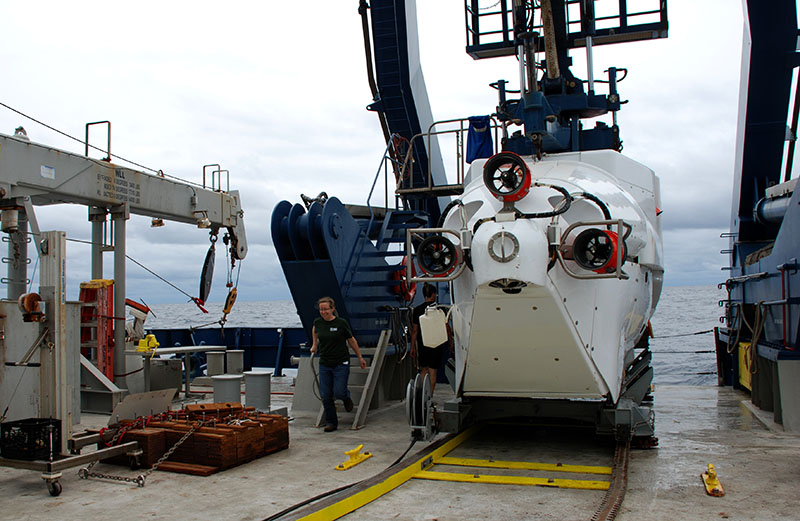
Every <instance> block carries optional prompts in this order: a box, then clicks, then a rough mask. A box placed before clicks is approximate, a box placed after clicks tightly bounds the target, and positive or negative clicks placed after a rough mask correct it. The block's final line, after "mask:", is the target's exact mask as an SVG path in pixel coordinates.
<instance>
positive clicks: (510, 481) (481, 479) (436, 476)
mask: <svg viewBox="0 0 800 521" xmlns="http://www.w3.org/2000/svg"><path fill="white" fill-rule="evenodd" d="M414 477H415V478H417V479H432V480H436V481H458V482H462V483H494V484H498V485H530V486H540V487H557V488H580V489H587V490H608V487H609V486H610V483H609V482H608V481H588V480H580V479H548V478H531V477H525V476H494V475H486V474H460V473H457V472H433V471H430V470H425V471H422V472H418V473H417V474H416V475H415V476H414Z"/></svg>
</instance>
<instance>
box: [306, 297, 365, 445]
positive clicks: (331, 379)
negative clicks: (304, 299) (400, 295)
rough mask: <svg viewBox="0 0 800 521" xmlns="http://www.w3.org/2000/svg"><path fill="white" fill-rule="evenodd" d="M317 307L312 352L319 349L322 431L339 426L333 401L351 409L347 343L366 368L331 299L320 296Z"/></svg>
mask: <svg viewBox="0 0 800 521" xmlns="http://www.w3.org/2000/svg"><path fill="white" fill-rule="evenodd" d="M317 308H318V309H319V315H320V316H319V318H317V319H316V320H314V327H313V328H312V329H311V333H312V336H313V343H312V345H311V354H312V355H315V354H316V353H317V352H319V392H320V394H321V395H322V407H323V408H324V409H325V429H324V430H325V432H333V431H335V430H336V429H337V428H338V427H339V418H338V417H337V415H336V405H335V403H334V400H335V399H339V400H342V402H344V409H345V410H346V411H347V412H350V411H352V410H353V400H352V399H351V398H350V391H349V390H348V389H347V380H348V379H349V378H350V352H349V351H348V350H347V346H348V345H349V346H350V347H351V348H352V349H353V352H354V353H355V354H356V356H357V357H358V362H359V364H360V365H361V369H365V368H366V367H367V362H366V361H365V360H364V358H363V357H362V356H361V350H360V349H359V348H358V342H357V341H356V339H355V337H354V336H353V332H352V330H351V329H350V324H348V323H347V321H346V320H345V319H343V318H339V317H338V316H336V305H335V304H334V302H333V299H332V298H330V297H322V298H321V299H319V301H317Z"/></svg>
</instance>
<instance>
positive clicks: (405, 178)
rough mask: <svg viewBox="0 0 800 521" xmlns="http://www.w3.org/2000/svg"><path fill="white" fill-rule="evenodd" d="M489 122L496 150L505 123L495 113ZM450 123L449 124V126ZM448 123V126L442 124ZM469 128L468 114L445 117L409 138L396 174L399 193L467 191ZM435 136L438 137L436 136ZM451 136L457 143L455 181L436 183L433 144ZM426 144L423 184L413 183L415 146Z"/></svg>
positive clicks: (453, 193) (452, 192) (453, 158)
mask: <svg viewBox="0 0 800 521" xmlns="http://www.w3.org/2000/svg"><path fill="white" fill-rule="evenodd" d="M489 121H490V123H489V126H490V128H491V131H492V133H493V137H494V139H493V141H492V150H493V153H497V151H498V146H499V144H500V140H499V137H500V131H501V130H503V126H502V125H501V124H500V123H498V122H497V120H496V119H495V118H494V117H491V118H490V119H489ZM447 126H449V128H448V127H447ZM442 127H445V128H442ZM468 132H469V118H461V119H447V120H442V121H434V122H433V123H431V125H430V126H429V127H428V131H427V132H422V133H420V134H417V135H415V136H414V137H412V138H411V140H410V141H409V142H408V145H407V148H408V149H407V150H406V151H405V153H404V154H403V156H404V157H403V160H402V163H401V167H400V169H399V172H396V175H397V185H396V188H395V192H396V193H397V195H412V194H423V193H431V194H436V195H439V196H443V195H459V194H461V193H462V192H463V191H464V178H465V174H466V171H467V168H468V167H469V164H468V163H467V156H466V150H465V148H466V142H467V133H468ZM434 137H436V141H433V138H434ZM442 137H443V138H445V139H448V138H450V139H452V140H453V141H454V143H453V145H454V147H453V148H452V149H451V150H450V155H451V157H450V158H451V159H452V160H453V162H454V163H455V170H456V179H455V183H453V184H445V185H434V182H433V169H432V164H433V161H431V155H432V154H431V144H432V143H435V142H437V141H438V142H441V141H442V139H441V138H442ZM421 146H424V147H425V150H426V151H427V156H428V164H427V172H426V173H425V183H424V186H419V185H415V184H414V179H413V172H414V165H415V163H416V161H417V160H416V154H415V153H414V151H415V147H417V148H418V147H421Z"/></svg>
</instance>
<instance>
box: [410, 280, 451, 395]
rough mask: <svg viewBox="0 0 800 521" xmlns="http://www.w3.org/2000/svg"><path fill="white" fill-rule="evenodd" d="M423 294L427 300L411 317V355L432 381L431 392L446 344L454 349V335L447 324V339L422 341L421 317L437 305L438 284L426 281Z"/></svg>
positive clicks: (420, 369)
mask: <svg viewBox="0 0 800 521" xmlns="http://www.w3.org/2000/svg"><path fill="white" fill-rule="evenodd" d="M422 296H423V297H425V302H423V303H422V304H420V305H419V306H417V307H415V308H414V313H413V315H412V317H411V324H412V325H411V357H412V358H415V357H416V359H417V364H418V365H419V374H420V375H422V377H423V378H424V377H425V374H427V375H428V377H429V378H430V381H431V393H432V392H433V390H434V388H435V387H436V371H437V369H439V367H441V365H442V357H443V356H444V349H445V346H448V345H449V349H450V352H452V351H453V336H452V332H451V331H450V325H449V324H448V325H447V341H446V342H444V343H442V344H440V345H438V346H426V345H425V344H424V343H423V342H422V328H420V326H419V317H421V316H422V315H424V314H425V310H426V309H428V307H430V306H435V305H436V297H437V292H436V286H434V285H433V284H429V283H427V282H426V283H425V285H424V286H423V287H422Z"/></svg>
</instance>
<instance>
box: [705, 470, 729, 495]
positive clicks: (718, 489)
mask: <svg viewBox="0 0 800 521" xmlns="http://www.w3.org/2000/svg"><path fill="white" fill-rule="evenodd" d="M700 477H701V478H703V485H705V487H706V493H707V494H708V495H709V496H716V497H722V496H724V495H725V491H724V490H722V483H720V482H719V478H717V471H716V469H715V468H714V465H713V464H711V463H709V464H708V471H707V472H703V473H702V474H700Z"/></svg>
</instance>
